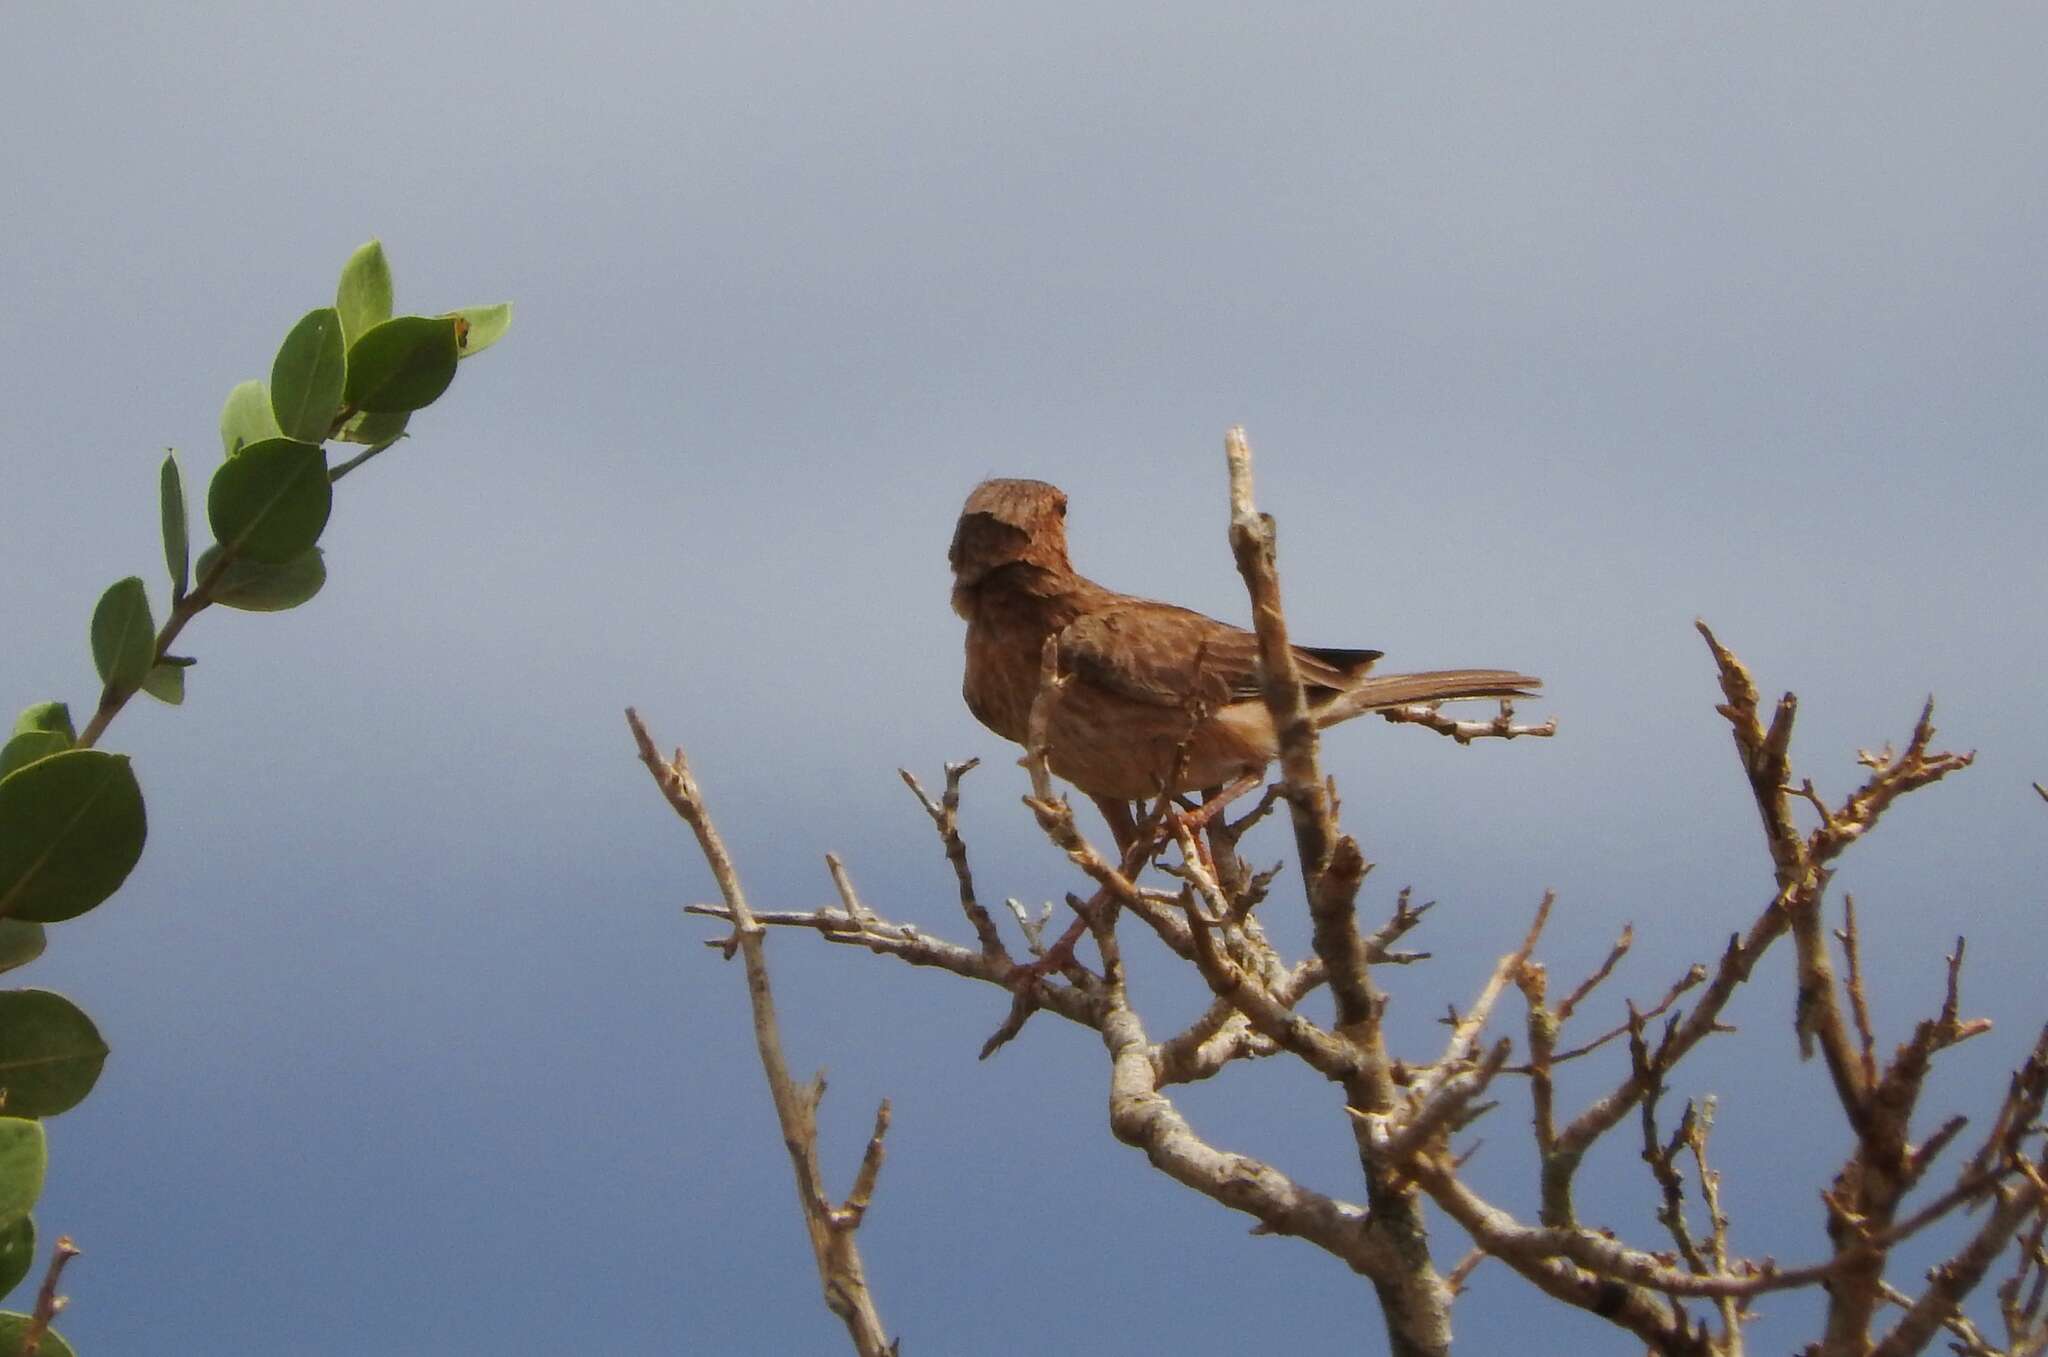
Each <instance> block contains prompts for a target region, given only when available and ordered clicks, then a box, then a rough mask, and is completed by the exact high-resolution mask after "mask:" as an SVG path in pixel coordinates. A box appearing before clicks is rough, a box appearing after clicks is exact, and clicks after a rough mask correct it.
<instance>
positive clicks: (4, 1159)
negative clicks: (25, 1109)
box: [0, 1116, 47, 1229]
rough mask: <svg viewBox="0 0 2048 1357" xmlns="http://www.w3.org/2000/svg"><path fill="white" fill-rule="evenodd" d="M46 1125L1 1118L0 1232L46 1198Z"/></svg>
mask: <svg viewBox="0 0 2048 1357" xmlns="http://www.w3.org/2000/svg"><path fill="white" fill-rule="evenodd" d="M46 1162H47V1160H46V1158H45V1152H44V1148H43V1124H42V1123H41V1122H39V1121H31V1120H30V1119H28V1118H27V1117H4V1116H0V1229H4V1228H6V1227H7V1226H9V1225H12V1224H14V1222H15V1221H17V1220H20V1219H21V1218H22V1217H23V1216H25V1215H27V1214H28V1213H29V1212H30V1211H31V1210H32V1209H34V1207H35V1204H36V1198H38V1197H40V1196H42V1195H43V1167H44V1165H45V1163H46Z"/></svg>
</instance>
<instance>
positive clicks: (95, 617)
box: [92, 575, 156, 692]
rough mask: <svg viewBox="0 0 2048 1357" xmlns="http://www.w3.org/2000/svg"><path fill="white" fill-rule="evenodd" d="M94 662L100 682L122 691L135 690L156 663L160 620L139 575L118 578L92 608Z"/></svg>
mask: <svg viewBox="0 0 2048 1357" xmlns="http://www.w3.org/2000/svg"><path fill="white" fill-rule="evenodd" d="M92 662H93V664H94V666H96V667H97V668H98V669H99V671H100V681H101V682H102V683H104V684H106V685H107V687H109V688H113V689H118V690H119V691H121V692H133V691H134V690H135V689H136V688H137V687H139V686H140V685H141V683H142V680H143V678H144V676H146V675H147V674H148V673H149V667H150V665H152V664H154V663H156V622H155V621H154V620H153V619H152V618H151V617H150V615H149V593H148V591H147V590H145V589H144V588H143V587H142V581H141V579H139V578H138V577H136V576H134V575H130V576H129V577H128V578H127V579H125V580H116V581H115V582H114V583H112V584H110V585H108V586H107V592H105V593H104V594H101V595H100V601H99V606H98V607H96V608H94V609H93V610H92Z"/></svg>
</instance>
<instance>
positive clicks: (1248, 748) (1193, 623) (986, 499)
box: [948, 480, 1541, 841]
mask: <svg viewBox="0 0 2048 1357" xmlns="http://www.w3.org/2000/svg"><path fill="white" fill-rule="evenodd" d="M1066 515H1067V497H1066V495H1065V494H1063V493H1061V491H1060V489H1059V487H1057V486H1053V485H1047V484H1046V483H1045V482H1044V481H1022V480H992V481H984V482H982V483H981V484H980V485H978V486H976V487H975V489H974V493H973V494H971V495H969V496H968V497H967V504H966V506H965V507H964V508H963V509H962V510H961V511H960V523H959V526H958V527H957V528H956V529H955V530H954V532H953V545H952V549H951V551H950V552H949V553H948V558H949V559H950V560H951V561H952V564H953V611H955V612H957V613H959V614H960V616H962V617H964V618H966V619H967V677H966V681H965V683H964V684H963V685H962V691H963V692H964V693H965V695H966V698H967V706H968V709H969V710H970V711H972V712H973V713H974V715H975V716H976V718H977V719H979V720H980V721H981V723H982V724H983V725H985V726H987V727H988V728H989V729H990V730H993V731H995V732H996V734H998V735H1001V736H1002V737H1003V738H1005V739H1008V740H1014V741H1016V742H1017V743H1018V744H1026V743H1027V740H1028V726H1029V722H1030V716H1031V704H1032V700H1033V699H1034V698H1035V697H1036V696H1037V695H1038V690H1039V684H1040V668H1041V664H1042V659H1041V656H1042V652H1043V647H1044V645H1045V642H1046V640H1047V638H1049V637H1056V638H1058V640H1057V656H1058V665H1059V674H1060V675H1061V677H1062V678H1063V679H1064V680H1065V682H1064V684H1063V685H1062V687H1061V688H1060V690H1059V693H1058V695H1057V697H1056V698H1055V699H1054V701H1053V704H1052V706H1051V708H1050V711H1049V714H1048V720H1047V730H1046V735H1047V740H1046V743H1047V763H1048V765H1049V766H1050V767H1051V769H1052V771H1053V772H1054V773H1055V774H1057V775H1058V776H1060V777H1063V778H1065V779H1066V780H1067V781H1068V782H1071V783H1072V784H1073V785H1074V786H1076V787H1078V788H1080V789H1081V790H1082V791H1083V792H1086V793H1087V794H1088V795H1089V796H1091V797H1093V798H1095V800H1096V802H1097V804H1098V805H1101V806H1102V808H1103V812H1104V814H1105V815H1107V816H1109V818H1110V822H1111V827H1112V828H1113V829H1116V830H1117V837H1118V839H1119V840H1120V841H1121V840H1123V839H1124V838H1125V833H1124V828H1123V826H1126V825H1128V823H1129V812H1128V808H1127V803H1129V802H1131V801H1138V800H1146V799H1149V798H1152V797H1155V796H1157V795H1159V794H1160V792H1162V791H1170V792H1173V793H1181V792H1189V791H1197V790H1208V789H1214V788H1218V787H1221V786H1224V785H1225V784H1227V783H1231V782H1234V781H1236V780H1238V779H1240V778H1246V777H1250V778H1256V777H1257V776H1259V775H1260V774H1262V773H1263V771H1264V769H1265V767H1266V765H1267V764H1269V763H1271V762H1272V761H1273V759H1274V758H1275V757H1277V755H1278V753H1279V742H1278V740H1277V738H1276V736H1275V734H1274V729H1273V720H1272V717H1271V716H1270V715H1269V714H1268V712H1267V711H1266V704H1265V702H1264V700H1263V699H1262V698H1261V696H1260V691H1259V672H1258V671H1259V663H1258V653H1259V652H1258V638H1257V637H1256V636H1254V635H1253V634H1252V633H1251V632H1249V631H1246V630H1245V629H1244V628H1242V627H1233V626H1230V625H1229V624H1228V623H1224V622H1218V621H1217V620H1215V619H1214V618H1211V617H1204V616H1203V615H1202V614H1201V613H1198V612H1191V611H1190V610H1188V609H1186V608H1177V607H1175V606H1173V605H1172V604H1170V603H1159V602H1155V601H1153V600H1152V599H1146V598H1134V597H1132V596H1131V595H1129V594H1119V593H1116V592H1114V591H1112V590H1109V589H1105V588H1103V587H1102V586H1101V585H1099V584H1097V583H1095V582H1094V581H1093V580H1089V579H1086V578H1084V577H1083V576H1081V575H1078V574H1076V573H1074V567H1073V565H1072V563H1071V562H1069V561H1068V559H1067V529H1066ZM1294 657H1295V661H1296V663H1298V664H1299V665H1300V667H1301V677H1302V680H1303V682H1304V684H1305V685H1306V686H1307V697H1308V703H1309V710H1310V712H1311V713H1312V714H1313V715H1314V717H1315V721H1316V725H1317V726H1318V727H1319V728H1320V727H1324V726H1330V725H1334V724H1336V723H1337V722H1339V721H1345V720H1349V719H1350V718H1351V717H1354V716H1357V715H1360V714H1361V713H1364V712H1369V711H1376V710H1379V709H1381V708H1385V707H1400V706H1407V705H1409V704H1411V703H1430V702H1449V701H1453V700H1455V699H1458V698H1478V697H1494V698H1504V697H1526V696H1529V695H1530V694H1529V690H1530V689H1532V688H1534V687H1536V686H1537V685H1538V684H1539V683H1540V682H1541V680H1540V679H1535V678H1531V677H1529V676H1528V675H1527V674H1519V673H1515V672H1514V671H1512V670H1507V669H1445V670H1438V671H1435V672H1431V673H1423V674H1371V675H1369V674H1368V673H1367V671H1368V670H1369V669H1370V668H1371V667H1372V664H1373V661H1375V660H1377V659H1379V658H1380V652H1379V651H1377V650H1338V649H1326V648H1323V647H1319V646H1296V647H1294ZM1183 746H1185V748H1186V752H1185V755H1182V753H1181V750H1182V747H1183ZM1183 758H1184V759H1185V762H1184V763H1183V762H1181V760H1182V759H1183ZM1177 767H1178V776H1176V768H1177ZM1169 780H1170V781H1171V782H1172V785H1171V786H1168V785H1167V783H1168V782H1169ZM1113 803H1125V804H1120V805H1116V808H1115V809H1112V804H1113ZM1120 821H1121V822H1122V823H1121V824H1120V823H1119V822H1120Z"/></svg>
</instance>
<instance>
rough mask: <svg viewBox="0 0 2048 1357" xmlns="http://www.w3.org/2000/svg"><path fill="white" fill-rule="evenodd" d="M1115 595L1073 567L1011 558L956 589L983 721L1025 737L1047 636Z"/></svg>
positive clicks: (970, 693)
mask: <svg viewBox="0 0 2048 1357" xmlns="http://www.w3.org/2000/svg"><path fill="white" fill-rule="evenodd" d="M1111 597H1114V595H1112V594H1111V593H1110V592H1109V591H1108V590H1107V589H1104V588H1103V587H1102V586H1101V585H1099V584H1096V583H1095V582H1094V581H1092V580H1088V579H1084V578H1082V577H1081V576H1079V575H1076V574H1075V573H1074V572H1073V571H1071V570H1048V569H1046V568H1045V567H1043V566H1038V565H1032V564H1030V563H1028V562H1024V561H1012V562H1010V563H1009V564H1007V565H1004V566H1002V567H1000V568H998V569H996V570H992V571H990V572H989V573H988V574H987V575H984V576H983V577H982V578H981V579H980V580H979V581H977V582H976V583H974V584H973V585H971V586H967V587H965V588H961V589H958V590H956V591H955V595H954V606H955V607H956V608H958V610H959V612H960V615H961V616H963V617H965V618H966V619H967V678H966V683H965V692H966V696H967V705H968V707H969V709H971V710H972V711H973V712H974V714H975V716H976V717H978V718H979V719H980V720H981V722H982V724H984V725H986V726H988V727H989V728H990V729H991V730H994V731H995V732H996V733H997V734H999V735H1002V736H1003V737H1004V738H1006V739H1010V740H1015V741H1017V742H1018V743H1020V744H1021V743H1023V742H1024V740H1025V734H1026V726H1027V725H1028V723H1029V717H1030V714H1031V702H1032V699H1033V698H1034V697H1035V696H1036V695H1037V693H1038V671H1039V653H1040V651H1041V650H1042V649H1043V647H1044V645H1045V642H1046V640H1047V638H1048V637H1051V636H1055V635H1057V634H1059V632H1060V631H1061V630H1062V629H1064V628H1065V627H1066V626H1067V624H1068V623H1070V622H1072V621H1073V620H1074V619H1075V618H1077V617H1080V616H1081V615H1082V614H1084V613H1086V612H1087V611H1088V610H1089V609H1091V608H1093V607H1096V606H1099V604H1100V602H1101V601H1102V600H1104V599H1107V598H1111Z"/></svg>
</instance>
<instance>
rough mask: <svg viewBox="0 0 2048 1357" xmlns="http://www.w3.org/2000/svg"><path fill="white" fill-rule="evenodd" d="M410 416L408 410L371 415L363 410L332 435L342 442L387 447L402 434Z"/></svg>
mask: <svg viewBox="0 0 2048 1357" xmlns="http://www.w3.org/2000/svg"><path fill="white" fill-rule="evenodd" d="M411 418H412V415H411V413H410V412H408V413H405V414H398V415H373V414H369V413H367V412H365V413H363V414H360V415H357V416H356V417H355V418H353V419H351V420H350V421H349V422H348V423H346V424H344V425H342V426H341V432H340V433H338V434H336V435H334V436H335V437H336V438H338V439H340V440H341V441H342V442H344V443H364V444H368V445H369V446H371V447H388V446H389V445H390V444H392V443H395V442H397V441H398V440H399V439H400V438H401V437H403V436H404V434H405V422H406V421H407V420H409V419H411Z"/></svg>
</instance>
